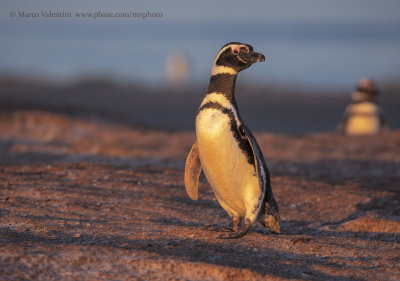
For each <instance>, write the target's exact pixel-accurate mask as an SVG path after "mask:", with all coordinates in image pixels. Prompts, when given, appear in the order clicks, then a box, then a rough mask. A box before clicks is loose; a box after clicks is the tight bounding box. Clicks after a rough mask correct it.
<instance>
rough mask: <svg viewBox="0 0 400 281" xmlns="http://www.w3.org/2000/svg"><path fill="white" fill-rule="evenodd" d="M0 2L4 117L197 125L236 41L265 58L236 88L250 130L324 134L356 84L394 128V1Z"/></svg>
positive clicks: (398, 43) (398, 62) (397, 72)
mask: <svg viewBox="0 0 400 281" xmlns="http://www.w3.org/2000/svg"><path fill="white" fill-rule="evenodd" d="M0 5H1V15H0V16H1V18H0V31H1V34H2V40H1V41H2V43H1V52H0V110H1V111H3V112H10V111H15V110H26V109H28V110H44V111H51V112H57V113H61V114H68V115H73V116H83V117H86V118H92V119H103V120H107V121H111V122H119V123H123V124H128V125H130V126H133V127H138V128H144V129H161V130H193V129H194V119H195V114H196V110H197V108H198V106H199V104H200V102H201V100H202V99H203V97H204V93H205V90H206V88H207V85H208V81H209V76H210V72H211V64H212V62H213V59H214V57H215V55H216V54H217V52H218V50H219V49H220V47H221V46H222V45H224V44H225V43H227V42H230V41H238V42H244V43H248V44H251V45H253V47H254V49H255V50H256V51H258V52H261V53H263V54H264V55H265V56H266V58H267V59H266V63H258V64H255V65H254V66H253V67H251V68H249V69H248V70H246V71H244V72H243V73H241V74H240V75H239V78H238V81H237V88H236V98H237V101H238V104H239V107H240V110H241V115H242V117H243V119H244V120H245V121H246V123H247V124H248V126H249V127H250V128H251V129H253V130H257V131H267V132H274V133H280V134H300V135H301V134H308V133H313V132H332V131H334V130H335V127H336V125H337V123H338V122H339V121H340V119H341V118H342V115H343V112H344V109H345V107H346V105H347V104H348V103H349V101H350V95H351V92H352V91H353V90H354V88H355V87H356V85H357V83H358V81H359V79H360V78H362V77H369V78H372V79H373V80H374V81H375V82H376V84H377V86H378V88H379V90H380V96H379V99H378V101H379V103H380V104H381V105H382V107H383V109H384V112H385V117H386V120H387V123H388V125H389V127H390V128H391V129H398V128H400V110H399V108H400V97H399V92H400V56H399V52H400V2H399V1H398V0H383V1H382V0H350V1H348V0H347V1H345V0H338V1H317V0H305V1H298V0H286V1H261V0H260V1H254V0H250V1H236V0H235V1H229V2H227V1H224V2H223V1H211V0H204V1H201V2H200V1H199V2H188V1H177V0H171V1H154V0H153V1H122V0H117V1H105V0H97V1H68V2H64V1H63V2H62V1H54V0H38V1H21V0H16V1H15V0H14V1H11V0H3V1H2V2H1V4H0ZM49 13H53V16H52V17H49V16H48V14H49ZM110 13H113V15H115V14H118V17H115V16H109V14H110ZM122 13H124V14H127V15H129V16H124V15H122ZM139 13H145V14H146V17H145V18H144V16H143V15H142V16H140V15H139ZM106 14H107V15H106ZM151 15H152V16H151Z"/></svg>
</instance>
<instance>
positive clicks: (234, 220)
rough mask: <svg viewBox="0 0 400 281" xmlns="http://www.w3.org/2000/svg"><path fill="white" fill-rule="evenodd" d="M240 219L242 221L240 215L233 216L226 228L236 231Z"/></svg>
mask: <svg viewBox="0 0 400 281" xmlns="http://www.w3.org/2000/svg"><path fill="white" fill-rule="evenodd" d="M241 221H242V218H241V217H233V218H232V221H231V223H230V224H229V227H228V229H229V230H230V231H233V232H235V231H237V230H238V229H239V225H240V222H241Z"/></svg>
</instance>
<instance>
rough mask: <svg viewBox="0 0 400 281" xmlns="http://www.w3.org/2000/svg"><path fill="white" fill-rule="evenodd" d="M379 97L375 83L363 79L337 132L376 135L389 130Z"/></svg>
mask: <svg viewBox="0 0 400 281" xmlns="http://www.w3.org/2000/svg"><path fill="white" fill-rule="evenodd" d="M377 96H378V90H377V88H376V86H375V83H374V82H373V81H372V80H370V79H368V78H362V79H361V80H360V81H359V84H358V86H357V88H356V90H355V91H354V92H353V94H352V97H351V99H352V101H351V103H350V104H349V105H348V106H347V107H346V110H345V112H344V115H343V118H342V120H341V121H340V123H339V125H338V126H337V128H336V131H337V132H338V133H340V134H343V135H374V134H378V133H379V132H381V131H382V130H385V129H387V125H386V122H385V119H384V117H383V110H382V108H381V107H380V106H379V105H378V104H377V102H376V98H377Z"/></svg>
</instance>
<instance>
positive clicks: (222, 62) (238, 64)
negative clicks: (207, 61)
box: [213, 42, 265, 74]
mask: <svg viewBox="0 0 400 281" xmlns="http://www.w3.org/2000/svg"><path fill="white" fill-rule="evenodd" d="M258 61H265V57H264V55H263V54H260V53H256V52H254V51H253V47H252V46H251V45H248V44H244V43H239V42H230V43H228V44H225V45H224V46H223V47H222V48H221V50H220V51H219V53H218V54H217V56H216V58H215V60H214V65H213V73H214V74H216V73H215V72H219V73H221V72H220V71H224V73H226V72H228V73H231V74H236V73H238V72H239V71H242V70H244V69H246V68H248V67H250V66H251V65H252V64H253V63H255V62H258Z"/></svg>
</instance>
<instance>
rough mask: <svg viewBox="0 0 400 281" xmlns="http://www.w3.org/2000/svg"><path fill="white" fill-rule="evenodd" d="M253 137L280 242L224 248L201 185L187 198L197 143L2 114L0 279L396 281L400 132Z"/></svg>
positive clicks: (224, 219)
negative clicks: (267, 175)
mask: <svg viewBox="0 0 400 281" xmlns="http://www.w3.org/2000/svg"><path fill="white" fill-rule="evenodd" d="M256 138H257V139H258V141H259V143H260V146H261V148H262V150H263V152H264V155H265V158H266V160H267V163H268V166H269V168H270V171H271V176H272V188H273V191H274V195H275V198H276V199H277V202H278V204H279V208H280V211H281V219H282V234H280V235H275V234H271V233H270V232H269V231H268V230H266V229H264V228H263V227H262V226H261V225H255V226H253V227H252V228H251V230H250V232H249V233H248V234H247V235H245V236H244V237H242V238H240V239H235V240H221V239H218V235H219V234H220V233H219V229H222V228H223V227H225V226H227V224H228V223H229V217H228V215H227V214H226V213H225V212H224V211H223V209H222V208H221V207H220V206H219V204H218V202H217V201H216V200H215V197H214V195H213V193H212V191H211V189H210V188H209V186H208V183H207V181H206V180H205V178H204V177H203V176H201V183H200V187H199V200H198V201H191V200H190V199H189V198H188V196H187V195H186V194H185V188H184V185H183V169H184V163H185V157H186V155H187V153H188V151H189V149H190V147H191V144H192V142H193V140H194V134H193V133H192V132H176V133H170V132H161V131H143V130H142V131H140V130H135V129H132V128H129V127H124V126H120V125H116V124H110V123H102V122H93V121H87V120H84V119H79V118H72V117H68V116H66V115H57V114H50V113H44V112H35V111H15V112H9V113H3V114H0V161H1V162H0V178H1V182H0V185H1V194H0V276H1V279H2V280H27V279H28V280H289V279H290V280H292V279H294V280H399V279H400V267H399V263H400V245H399V243H400V204H399V202H400V132H399V131H393V132H388V133H385V134H384V135H382V136H372V137H343V136H337V135H334V134H315V135H307V136H304V137H294V136H281V135H273V134H267V133H259V134H256Z"/></svg>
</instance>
